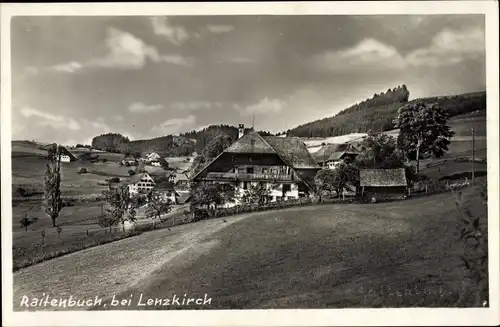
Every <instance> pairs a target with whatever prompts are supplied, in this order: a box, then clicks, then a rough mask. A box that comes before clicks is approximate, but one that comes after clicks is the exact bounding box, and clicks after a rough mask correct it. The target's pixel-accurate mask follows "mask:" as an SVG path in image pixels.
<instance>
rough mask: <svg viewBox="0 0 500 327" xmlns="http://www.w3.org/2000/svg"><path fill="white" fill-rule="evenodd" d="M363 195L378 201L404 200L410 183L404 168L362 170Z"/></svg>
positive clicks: (360, 177) (360, 173) (361, 185)
mask: <svg viewBox="0 0 500 327" xmlns="http://www.w3.org/2000/svg"><path fill="white" fill-rule="evenodd" d="M359 180H360V187H361V194H362V195H363V196H366V197H368V199H373V200H374V202H375V201H378V200H388V199H402V198H404V197H405V196H406V193H407V188H408V182H407V180H406V172H405V169H404V168H397V169H361V170H360V172H359Z"/></svg>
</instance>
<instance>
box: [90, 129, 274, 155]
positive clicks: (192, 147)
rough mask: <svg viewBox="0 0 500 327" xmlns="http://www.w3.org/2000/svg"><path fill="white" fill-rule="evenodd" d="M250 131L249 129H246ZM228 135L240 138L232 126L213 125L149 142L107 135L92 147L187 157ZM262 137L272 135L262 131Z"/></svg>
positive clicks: (98, 139) (111, 150)
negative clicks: (214, 140)
mask: <svg viewBox="0 0 500 327" xmlns="http://www.w3.org/2000/svg"><path fill="white" fill-rule="evenodd" d="M246 130H248V128H247V129H246ZM221 134H226V135H229V136H230V137H231V139H232V140H236V139H237V137H238V128H237V127H236V126H230V125H211V126H209V127H206V128H204V129H202V130H198V131H191V132H187V133H184V134H181V135H179V136H175V135H166V136H161V137H157V138H153V139H148V140H135V141H130V140H129V139H128V138H127V137H124V136H123V135H121V134H117V133H107V134H102V135H99V136H96V137H94V138H93V139H92V147H93V148H94V149H99V150H103V151H108V152H117V153H124V154H128V153H137V152H140V153H142V154H144V153H148V152H153V151H154V152H157V153H158V154H160V155H163V156H169V157H176V156H187V155H191V154H192V153H193V152H195V151H196V152H198V153H201V152H202V151H203V149H204V148H205V146H206V145H207V144H208V143H209V142H210V141H211V140H212V139H214V138H215V137H216V136H218V135H221ZM259 134H261V135H270V133H269V132H264V131H260V132H259Z"/></svg>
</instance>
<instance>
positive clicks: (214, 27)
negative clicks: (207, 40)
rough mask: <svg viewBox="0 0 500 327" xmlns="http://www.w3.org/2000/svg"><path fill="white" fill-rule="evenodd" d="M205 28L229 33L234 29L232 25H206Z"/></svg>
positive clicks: (213, 31)
mask: <svg viewBox="0 0 500 327" xmlns="http://www.w3.org/2000/svg"><path fill="white" fill-rule="evenodd" d="M207 29H208V30H209V31H210V32H212V33H229V32H231V31H232V30H233V29H234V26H232V25H208V26H207Z"/></svg>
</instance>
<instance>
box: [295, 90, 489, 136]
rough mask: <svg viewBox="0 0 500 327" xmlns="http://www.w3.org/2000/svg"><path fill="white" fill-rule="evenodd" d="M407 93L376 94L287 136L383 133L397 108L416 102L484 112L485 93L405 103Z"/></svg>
mask: <svg viewBox="0 0 500 327" xmlns="http://www.w3.org/2000/svg"><path fill="white" fill-rule="evenodd" d="M409 95H410V92H409V90H408V89H407V87H406V86H405V85H403V86H398V87H396V88H394V89H389V90H387V92H385V93H384V92H382V93H380V94H375V95H374V96H373V97H372V98H369V99H366V100H365V101H362V102H361V103H357V104H355V105H353V106H351V107H349V108H347V109H344V110H342V111H341V112H339V113H338V114H337V115H335V116H333V117H328V118H324V119H320V120H316V121H313V122H310V123H307V124H303V125H300V126H298V127H296V128H293V129H291V130H289V131H288V132H289V134H288V135H289V136H300V137H328V136H339V135H345V134H349V133H365V132H368V130H372V131H386V130H391V129H393V128H394V125H393V123H392V121H393V119H394V118H395V117H396V114H397V111H398V109H399V108H400V107H401V106H403V105H405V104H407V103H411V102H414V101H417V100H424V101H425V102H429V103H434V102H437V103H439V105H440V106H442V107H443V108H445V109H447V110H448V112H449V113H450V116H456V115H460V114H464V113H468V112H472V111H475V110H484V109H486V92H476V93H466V94H460V95H453V96H439V97H429V98H422V99H415V100H412V101H408V98H409Z"/></svg>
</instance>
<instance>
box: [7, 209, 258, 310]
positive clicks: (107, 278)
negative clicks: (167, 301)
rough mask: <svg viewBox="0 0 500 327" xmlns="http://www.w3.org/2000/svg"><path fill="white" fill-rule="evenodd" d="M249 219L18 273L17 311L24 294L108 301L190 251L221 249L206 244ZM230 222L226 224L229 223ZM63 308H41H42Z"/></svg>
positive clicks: (155, 235)
mask: <svg viewBox="0 0 500 327" xmlns="http://www.w3.org/2000/svg"><path fill="white" fill-rule="evenodd" d="M246 217H248V215H245V216H238V217H232V218H226V219H223V218H220V219H212V220H207V221H203V222H199V223H194V224H189V225H182V226H177V227H175V228H171V230H170V231H169V230H168V229H163V230H158V231H152V232H148V233H144V234H142V235H139V236H136V237H132V238H128V239H124V240H120V241H117V242H113V243H109V244H105V245H102V246H98V247H95V248H90V249H87V250H83V251H80V252H76V253H74V254H70V255H67V256H63V257H60V258H56V259H52V260H49V261H46V262H43V263H40V264H37V265H34V266H30V267H28V268H25V269H22V270H20V271H18V272H16V273H14V276H13V277H14V289H13V295H14V297H13V300H14V310H34V308H26V307H23V308H20V304H21V301H22V299H23V296H27V297H28V298H30V299H33V298H35V297H36V298H41V297H45V295H48V296H49V297H50V299H53V298H69V297H70V296H73V298H80V299H88V298H95V297H96V296H97V297H99V298H103V299H106V298H107V297H109V296H111V295H112V294H118V293H120V292H123V291H124V290H126V289H129V288H131V287H133V286H134V285H135V284H137V283H139V282H140V281H141V280H144V279H147V278H148V276H149V275H150V274H151V273H153V272H154V271H155V270H157V269H159V268H161V267H163V266H164V265H166V264H168V263H169V261H171V260H172V259H173V258H175V257H177V256H179V255H180V254H183V253H184V252H186V251H188V250H189V251H193V250H195V251H197V252H198V253H202V252H204V251H209V250H210V249H211V248H212V247H214V246H216V245H217V243H216V242H213V241H212V242H209V243H207V244H204V243H203V241H204V240H205V239H206V238H207V237H210V236H211V235H212V234H214V233H216V232H218V231H220V230H222V229H224V228H227V227H228V226H230V225H232V224H234V223H235V222H238V221H240V220H242V219H244V218H246ZM224 220H226V222H224ZM44 309H45V310H63V309H59V308H52V307H47V308H43V307H42V308H41V307H38V308H36V310H44Z"/></svg>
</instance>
